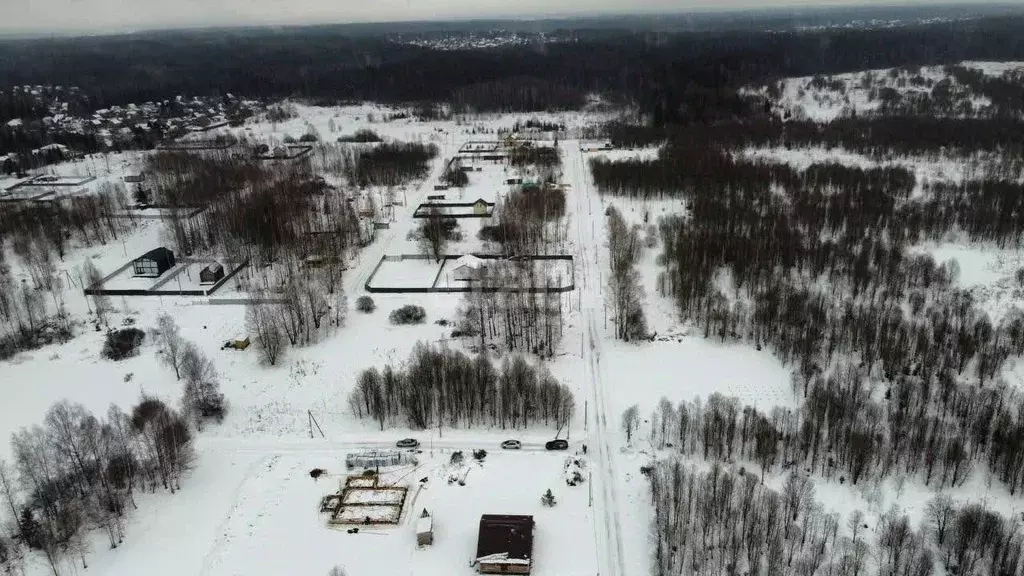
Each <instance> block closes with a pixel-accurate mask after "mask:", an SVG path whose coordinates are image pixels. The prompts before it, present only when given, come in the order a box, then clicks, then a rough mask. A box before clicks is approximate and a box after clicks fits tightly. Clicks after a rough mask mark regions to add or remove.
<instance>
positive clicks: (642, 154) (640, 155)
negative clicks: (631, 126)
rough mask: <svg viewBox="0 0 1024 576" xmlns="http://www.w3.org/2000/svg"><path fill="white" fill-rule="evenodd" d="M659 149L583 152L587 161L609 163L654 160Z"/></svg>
mask: <svg viewBox="0 0 1024 576" xmlns="http://www.w3.org/2000/svg"><path fill="white" fill-rule="evenodd" d="M659 151H660V148H636V149H631V148H619V149H616V150H594V151H589V152H584V153H583V155H584V158H586V159H587V160H588V161H589V160H594V159H602V160H607V161H609V162H616V161H619V160H631V159H637V160H654V159H655V158H657V157H658V152H659Z"/></svg>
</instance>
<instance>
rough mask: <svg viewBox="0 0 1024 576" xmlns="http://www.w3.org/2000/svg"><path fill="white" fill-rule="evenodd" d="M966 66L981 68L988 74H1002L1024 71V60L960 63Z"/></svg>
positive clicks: (997, 75)
mask: <svg viewBox="0 0 1024 576" xmlns="http://www.w3.org/2000/svg"><path fill="white" fill-rule="evenodd" d="M960 65H961V66H963V67H965V68H975V69H977V70H981V71H982V72H983V73H985V75H987V76H996V77H999V76H1002V75H1003V74H1006V73H1007V72H1024V62H973V61H970V60H968V61H966V62H962V63H961V64H960Z"/></svg>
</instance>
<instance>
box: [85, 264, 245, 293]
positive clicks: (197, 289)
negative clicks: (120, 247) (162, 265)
mask: <svg viewBox="0 0 1024 576" xmlns="http://www.w3.org/2000/svg"><path fill="white" fill-rule="evenodd" d="M134 263H135V261H134V260H130V261H128V263H126V264H125V265H124V266H121V267H120V268H118V269H117V270H115V271H113V272H112V273H110V274H108V275H106V276H105V277H104V278H103V279H102V280H100V281H99V282H97V283H95V284H93V285H92V286H89V287H88V288H86V289H85V290H84V292H85V294H86V295H87V296H92V295H105V296H209V295H211V294H213V293H214V292H216V291H217V289H219V288H220V287H221V286H223V285H224V284H225V283H226V282H227V281H228V280H230V279H231V278H232V277H233V276H234V275H235V274H237V273H238V272H239V271H240V270H241V269H242V268H245V267H246V266H247V265H248V264H249V261H248V260H246V261H244V262H224V263H223V265H224V269H225V270H228V272H227V273H225V274H224V276H223V277H222V278H220V279H218V280H217V282H216V283H214V284H212V285H211V284H203V283H201V282H200V278H199V271H200V270H201V269H202V268H204V267H206V266H207V265H208V264H209V263H210V260H198V259H194V258H179V259H178V261H177V263H176V264H175V266H174V268H171V269H170V270H168V271H166V272H164V273H163V274H161V275H160V276H158V277H156V278H149V277H141V276H136V275H135V269H134V266H133V264H134Z"/></svg>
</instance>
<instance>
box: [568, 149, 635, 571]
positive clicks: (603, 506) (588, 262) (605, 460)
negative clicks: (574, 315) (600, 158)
mask: <svg viewBox="0 0 1024 576" xmlns="http://www.w3.org/2000/svg"><path fill="white" fill-rule="evenodd" d="M564 146H565V147H564V148H563V150H565V151H566V152H567V153H568V154H571V155H572V157H573V161H572V162H571V166H572V171H573V177H574V183H573V187H574V189H573V192H574V194H575V196H576V210H577V219H576V224H577V238H578V239H579V255H580V264H581V269H582V272H583V287H582V291H581V314H582V317H583V325H584V326H585V334H586V337H587V338H588V339H589V343H588V344H589V345H587V346H582V350H581V355H582V357H583V358H582V360H583V362H582V364H583V377H584V382H589V383H590V398H591V401H592V402H593V403H594V422H595V424H596V425H595V427H594V439H595V440H596V441H597V442H596V447H597V453H596V454H595V456H596V457H597V460H598V461H599V463H600V466H599V467H598V470H600V471H601V475H603V476H604V478H600V476H599V477H598V480H599V482H600V487H599V488H600V489H599V490H598V494H599V498H598V502H597V504H598V507H599V509H600V516H601V519H602V523H603V530H601V531H600V533H601V535H602V536H603V537H604V538H603V540H604V541H603V542H598V548H599V550H600V551H601V552H603V557H602V554H601V553H599V558H600V559H601V560H602V561H601V562H599V564H600V566H599V572H598V573H599V574H600V573H601V572H603V573H604V574H605V575H606V576H625V575H626V568H625V563H624V560H623V558H624V554H623V548H622V539H621V538H620V537H619V535H620V534H621V532H622V525H621V521H620V518H619V506H618V496H617V494H616V491H615V481H616V475H615V463H614V462H613V460H612V455H611V444H610V443H609V441H608V435H607V431H608V417H607V406H606V403H605V402H606V397H605V394H604V378H603V375H602V367H601V348H600V342H601V340H600V333H599V332H598V328H597V326H598V324H597V320H596V317H595V310H596V308H597V307H598V306H602V305H603V300H602V294H601V286H600V285H597V286H596V287H595V285H594V284H593V283H592V282H590V280H591V279H592V278H593V277H594V276H593V268H594V266H600V262H601V258H600V250H601V249H602V248H603V244H601V243H599V242H598V239H597V237H596V233H595V232H594V231H595V229H596V221H595V220H594V218H595V217H596V218H600V217H601V216H600V213H599V214H597V215H595V214H594V213H593V202H592V198H591V197H590V193H589V192H588V186H587V181H586V173H585V170H586V166H585V164H584V161H583V154H582V152H580V151H579V143H578V142H574V143H572V144H570V143H569V142H566V143H565V144H564ZM598 205H599V206H600V204H598ZM584 215H589V218H585V217H584ZM602 224H603V223H602ZM588 225H589V228H588ZM582 296H585V297H586V298H585V299H586V304H584V303H583V302H582V300H583V297H582ZM599 540H600V538H599Z"/></svg>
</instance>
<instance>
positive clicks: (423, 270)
mask: <svg viewBox="0 0 1024 576" xmlns="http://www.w3.org/2000/svg"><path fill="white" fill-rule="evenodd" d="M440 270H441V264H440V263H439V262H437V261H435V260H434V259H433V258H402V257H401V255H398V256H388V257H386V258H385V259H384V260H383V261H381V263H380V267H379V268H377V272H376V274H374V275H373V277H372V278H371V279H370V280H369V282H368V284H369V286H370V287H371V288H430V287H431V286H433V285H434V279H435V278H437V274H438V272H439V271H440Z"/></svg>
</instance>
